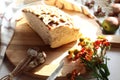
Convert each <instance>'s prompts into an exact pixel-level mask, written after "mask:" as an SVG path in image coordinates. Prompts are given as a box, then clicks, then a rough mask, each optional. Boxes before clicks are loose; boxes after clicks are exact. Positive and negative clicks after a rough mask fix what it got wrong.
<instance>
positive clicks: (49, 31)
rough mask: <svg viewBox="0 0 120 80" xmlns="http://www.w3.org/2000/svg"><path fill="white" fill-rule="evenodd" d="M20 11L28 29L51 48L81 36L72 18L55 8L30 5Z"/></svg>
mask: <svg viewBox="0 0 120 80" xmlns="http://www.w3.org/2000/svg"><path fill="white" fill-rule="evenodd" d="M22 11H23V13H24V15H25V18H26V19H27V21H28V24H29V25H30V27H31V28H32V29H33V30H34V31H35V32H37V33H38V34H39V35H40V37H41V38H42V39H43V41H44V42H45V44H48V45H50V46H51V48H56V47H60V46H62V45H64V44H67V43H70V42H72V41H75V40H77V39H78V38H80V36H81V33H80V30H79V28H78V27H75V26H74V23H73V20H72V18H71V17H70V16H69V15H68V14H66V13H65V12H63V11H62V10H60V9H59V8H57V7H54V6H50V5H32V6H28V7H25V8H24V9H23V10H22Z"/></svg>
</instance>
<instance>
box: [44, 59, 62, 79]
mask: <svg viewBox="0 0 120 80" xmlns="http://www.w3.org/2000/svg"><path fill="white" fill-rule="evenodd" d="M63 65H64V62H63V61H62V62H61V63H60V64H59V66H58V67H57V68H56V69H55V71H54V72H53V73H52V74H51V75H50V76H49V77H48V78H47V79H46V80H55V78H56V77H57V75H58V73H59V72H60V71H61V69H62V67H63Z"/></svg>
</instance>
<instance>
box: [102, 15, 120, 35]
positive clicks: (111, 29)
mask: <svg viewBox="0 0 120 80" xmlns="http://www.w3.org/2000/svg"><path fill="white" fill-rule="evenodd" d="M102 27H103V31H104V32H105V33H108V34H114V33H115V32H116V31H117V29H118V28H119V21H118V18H117V17H107V18H105V19H104V20H103V22H102Z"/></svg>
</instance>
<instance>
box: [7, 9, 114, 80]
mask: <svg viewBox="0 0 120 80" xmlns="http://www.w3.org/2000/svg"><path fill="white" fill-rule="evenodd" d="M66 12H67V13H69V14H70V15H72V16H74V17H75V18H76V20H77V23H78V25H79V26H80V27H81V28H80V29H82V31H83V33H84V34H85V35H87V36H91V35H93V36H94V35H95V34H102V33H101V30H100V26H99V25H98V24H97V23H96V22H95V21H94V20H93V19H90V18H88V17H86V16H84V15H83V14H80V13H74V14H73V13H72V12H69V11H66ZM92 29H94V30H92ZM95 30H96V31H95ZM89 34H90V35H89ZM113 42H114V41H113ZM76 43H77V41H74V42H71V43H69V44H66V45H63V46H61V47H59V48H55V49H52V48H50V47H49V46H48V45H45V44H44V42H43V41H42V39H41V38H40V37H39V36H38V35H37V34H36V33H35V32H34V31H33V30H32V29H31V28H30V27H29V25H28V24H27V23H26V20H25V19H24V18H22V19H21V20H20V21H17V25H16V28H15V34H14V36H13V38H12V40H11V42H10V44H9V46H8V48H7V51H6V56H7V58H8V59H9V61H10V62H11V63H12V64H13V65H15V66H16V65H17V64H18V63H19V62H20V61H21V60H22V59H23V58H25V57H26V52H27V50H28V49H29V48H37V49H40V51H44V52H45V53H46V54H47V59H46V62H45V63H44V64H42V65H39V66H38V67H37V68H35V69H33V70H31V71H30V72H25V73H26V74H28V75H32V76H37V77H39V78H40V79H46V78H47V77H48V76H50V75H51V74H52V72H53V71H54V70H55V69H56V67H57V66H58V65H59V63H60V61H61V60H64V61H65V64H64V67H63V69H62V70H61V72H60V73H59V76H60V77H59V78H58V79H61V78H62V79H63V77H64V76H66V74H67V73H68V72H71V71H72V70H73V69H74V68H78V67H79V66H82V65H81V64H79V63H71V62H68V61H67V60H66V58H65V57H66V55H67V54H68V50H69V49H71V48H74V47H75V45H76ZM79 69H80V70H82V71H83V72H84V68H83V67H81V68H80V67H79ZM64 78H65V77H64ZM64 80H65V79H64Z"/></svg>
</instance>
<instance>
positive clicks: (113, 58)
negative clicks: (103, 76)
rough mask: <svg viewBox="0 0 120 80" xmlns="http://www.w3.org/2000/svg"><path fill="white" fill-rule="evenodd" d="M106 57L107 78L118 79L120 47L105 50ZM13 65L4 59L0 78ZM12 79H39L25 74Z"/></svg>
mask: <svg viewBox="0 0 120 80" xmlns="http://www.w3.org/2000/svg"><path fill="white" fill-rule="evenodd" d="M107 57H108V58H110V60H109V61H108V66H109V70H110V76H109V80H120V75H119V73H120V69H119V68H120V48H112V49H111V50H110V51H108V52H107ZM13 68H14V67H13V66H12V65H11V63H10V62H9V61H8V60H7V58H5V59H4V62H3V65H2V67H1V68H0V78H1V77H3V76H5V75H7V74H8V73H9V72H10V71H12V69H13ZM14 80H41V79H37V78H35V77H31V76H28V75H25V74H21V75H19V76H18V77H17V78H15V79H14Z"/></svg>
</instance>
